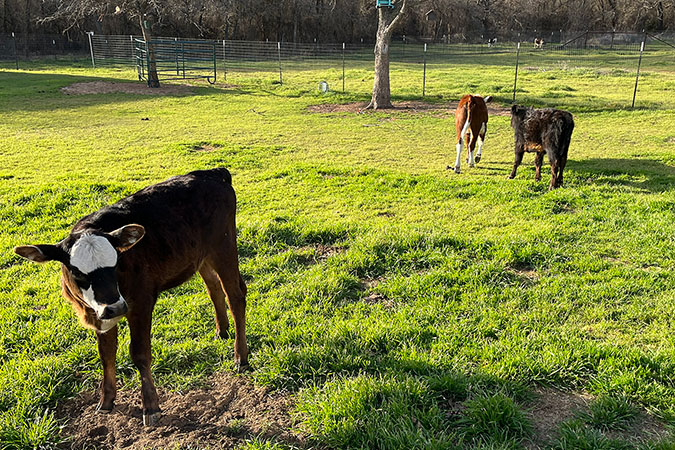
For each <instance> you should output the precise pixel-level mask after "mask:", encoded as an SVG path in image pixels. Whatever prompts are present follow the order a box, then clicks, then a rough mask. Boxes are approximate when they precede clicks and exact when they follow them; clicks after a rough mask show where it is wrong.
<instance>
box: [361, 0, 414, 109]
mask: <svg viewBox="0 0 675 450" xmlns="http://www.w3.org/2000/svg"><path fill="white" fill-rule="evenodd" d="M405 5H406V0H403V1H402V6H401V9H400V10H398V11H396V9H395V8H387V7H384V8H379V9H378V11H377V13H378V22H377V34H376V36H375V79H374V82H373V96H372V98H371V99H370V103H369V104H368V106H366V109H386V108H393V107H394V106H393V105H392V104H391V88H390V85H389V45H390V44H391V35H392V33H393V31H394V28H395V27H396V25H397V24H398V22H399V21H400V18H401V17H402V16H403V14H404V13H405Z"/></svg>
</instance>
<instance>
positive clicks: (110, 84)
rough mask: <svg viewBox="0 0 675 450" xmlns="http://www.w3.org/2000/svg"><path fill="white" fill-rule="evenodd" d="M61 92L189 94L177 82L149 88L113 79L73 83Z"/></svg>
mask: <svg viewBox="0 0 675 450" xmlns="http://www.w3.org/2000/svg"><path fill="white" fill-rule="evenodd" d="M61 92H63V93H64V94H66V95H84V94H117V93H122V94H142V95H180V94H183V95H186V94H191V93H192V89H191V88H190V86H184V85H178V84H162V85H161V86H160V87H158V88H149V87H148V86H147V85H146V84H144V83H140V82H139V83H116V82H114V81H88V82H82V83H73V84H71V85H70V86H66V87H62V88H61Z"/></svg>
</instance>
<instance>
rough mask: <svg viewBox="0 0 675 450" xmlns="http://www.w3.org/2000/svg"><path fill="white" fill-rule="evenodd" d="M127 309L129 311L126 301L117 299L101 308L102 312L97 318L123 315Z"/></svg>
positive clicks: (112, 317)
mask: <svg viewBox="0 0 675 450" xmlns="http://www.w3.org/2000/svg"><path fill="white" fill-rule="evenodd" d="M127 311H129V307H128V306H127V302H125V301H119V302H117V303H115V304H114V305H109V306H106V307H105V308H104V309H103V312H102V313H101V316H100V317H99V318H100V319H101V320H105V319H114V318H115V317H119V316H123V315H124V314H126V313H127Z"/></svg>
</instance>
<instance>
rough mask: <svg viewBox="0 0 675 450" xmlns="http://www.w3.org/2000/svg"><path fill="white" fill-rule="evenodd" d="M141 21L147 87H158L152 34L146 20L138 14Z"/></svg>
mask: <svg viewBox="0 0 675 450" xmlns="http://www.w3.org/2000/svg"><path fill="white" fill-rule="evenodd" d="M139 20H140V21H141V30H142V31H143V40H144V41H145V48H146V50H147V52H148V87H151V88H158V87H159V76H158V75H157V61H156V59H155V46H154V45H153V43H152V34H151V33H150V24H149V23H148V21H147V20H143V16H142V15H140V14H139Z"/></svg>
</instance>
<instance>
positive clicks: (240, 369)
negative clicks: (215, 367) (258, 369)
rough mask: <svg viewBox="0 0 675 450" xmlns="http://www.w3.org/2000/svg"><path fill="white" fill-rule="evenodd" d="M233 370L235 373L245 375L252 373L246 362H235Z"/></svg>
mask: <svg viewBox="0 0 675 450" xmlns="http://www.w3.org/2000/svg"><path fill="white" fill-rule="evenodd" d="M234 368H235V370H236V371H237V373H246V372H251V371H253V368H252V367H251V366H250V364H249V363H248V362H245V363H239V362H236V363H234Z"/></svg>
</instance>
